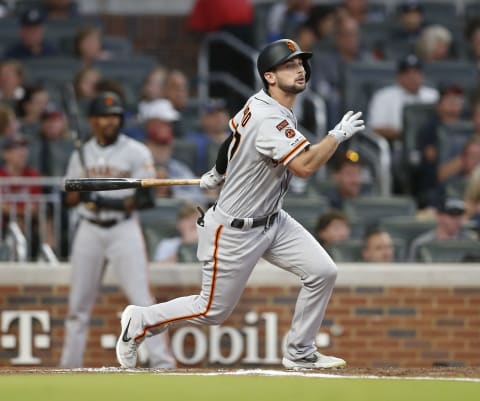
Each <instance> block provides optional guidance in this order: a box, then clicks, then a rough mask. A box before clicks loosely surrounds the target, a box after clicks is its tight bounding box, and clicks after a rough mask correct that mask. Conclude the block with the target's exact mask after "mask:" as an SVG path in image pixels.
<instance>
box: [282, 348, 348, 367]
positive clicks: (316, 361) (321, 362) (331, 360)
mask: <svg viewBox="0 0 480 401" xmlns="http://www.w3.org/2000/svg"><path fill="white" fill-rule="evenodd" d="M282 365H283V366H284V367H285V368H287V369H289V370H303V369H339V368H344V367H345V366H347V363H346V362H345V361H344V360H343V359H341V358H337V357H335V356H328V355H323V354H321V353H320V352H318V351H315V352H313V353H311V354H310V355H308V356H306V357H303V358H301V359H296V360H294V361H292V360H290V359H287V358H283V359H282Z"/></svg>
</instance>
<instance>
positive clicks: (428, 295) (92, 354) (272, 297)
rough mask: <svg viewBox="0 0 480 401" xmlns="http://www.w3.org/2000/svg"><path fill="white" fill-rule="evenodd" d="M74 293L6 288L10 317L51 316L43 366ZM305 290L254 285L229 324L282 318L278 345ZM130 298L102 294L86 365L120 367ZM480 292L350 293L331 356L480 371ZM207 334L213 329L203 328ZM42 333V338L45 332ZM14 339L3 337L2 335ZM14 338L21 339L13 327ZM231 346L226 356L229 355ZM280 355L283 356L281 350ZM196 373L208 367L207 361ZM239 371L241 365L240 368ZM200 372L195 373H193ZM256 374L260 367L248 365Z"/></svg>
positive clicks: (54, 355)
mask: <svg viewBox="0 0 480 401" xmlns="http://www.w3.org/2000/svg"><path fill="white" fill-rule="evenodd" d="M153 289H154V294H155V295H156V296H157V299H158V300H159V301H165V300H167V299H171V298H174V297H177V296H182V295H186V294H191V293H197V291H198V287H195V286H182V287H178V286H155V287H154V288H153ZM68 290H69V289H68V286H64V285H59V286H45V285H42V286H35V285H25V286H17V285H7V286H0V305H1V309H0V312H3V311H6V310H48V311H49V313H50V323H51V331H50V336H51V337H50V347H49V348H48V349H34V355H35V357H38V358H41V359H42V365H43V366H56V365H57V364H58V361H59V358H60V352H61V347H62V341H63V319H64V317H65V315H66V312H67V299H68ZM297 293H298V287H289V286H284V287H268V286H252V287H248V288H247V289H246V290H245V293H244V295H243V297H242V298H241V300H240V303H239V305H238V306H237V308H236V309H235V311H234V313H233V314H232V316H231V317H230V318H229V319H228V320H227V321H226V322H225V323H224V325H227V326H232V327H235V328H240V327H245V325H246V323H245V320H244V319H245V314H246V313H248V312H251V311H254V312H257V313H258V314H261V313H262V312H275V313H277V315H278V339H279V340H278V344H277V348H278V350H280V342H281V338H282V337H283V336H284V334H285V333H286V332H287V330H288V328H289V325H290V319H291V315H292V311H293V306H294V302H295V299H296V295H297ZM126 302H127V301H126V299H125V297H124V296H123V295H122V293H121V292H120V291H119V289H118V288H117V287H116V286H104V287H102V289H101V293H100V295H99V298H98V301H97V303H96V306H95V308H94V310H93V314H92V320H91V328H90V336H89V340H88V348H87V353H86V355H85V366H91V367H100V366H116V365H117V363H116V360H115V353H114V350H113V349H107V350H105V349H102V348H101V347H100V341H99V338H100V336H101V335H103V334H114V335H115V336H116V335H117V334H118V330H119V318H118V314H119V313H120V312H121V310H122V309H123V307H124V306H125V304H126ZM479 311H480V287H476V288H422V287H346V286H339V287H337V288H336V289H335V291H334V294H333V296H332V299H331V302H330V305H329V308H328V311H327V316H326V319H325V321H324V326H323V327H322V330H321V331H322V332H324V333H327V334H329V335H330V345H329V346H328V347H327V348H326V349H325V350H324V352H325V353H329V354H333V355H338V356H340V357H343V358H345V359H346V360H347V361H348V363H349V366H359V367H381V366H398V367H422V366H424V367H428V366H432V365H437V366H438V365H449V366H452V365H462V366H478V365H480V313H479ZM201 330H203V332H205V333H207V328H202V329H201ZM33 332H34V334H37V333H41V328H40V327H39V325H37V324H35V325H34V326H33ZM258 332H259V339H260V341H259V349H260V354H261V355H262V354H263V352H264V351H263V350H264V345H265V344H264V343H263V339H264V325H262V324H259V325H258ZM5 334H7V333H6V332H2V333H0V336H2V335H5ZM8 334H9V335H17V334H18V323H17V322H13V323H12V324H11V325H10V327H9V329H8ZM192 343H193V341H192V339H191V338H190V337H187V338H186V341H185V354H189V353H190V354H191V353H192ZM229 345H230V344H229V342H228V341H227V340H225V341H222V350H223V352H224V354H225V355H228V353H229ZM17 353H18V349H16V348H15V349H11V350H10V349H4V348H2V344H1V343H0V366H9V365H10V364H11V362H10V359H11V358H14V357H15V356H16V355H17ZM279 355H280V351H279ZM196 366H198V367H199V366H208V361H203V362H201V363H199V364H197V365H196ZM235 366H240V364H239V363H236V364H235ZM189 367H192V366H189ZM243 367H252V366H243Z"/></svg>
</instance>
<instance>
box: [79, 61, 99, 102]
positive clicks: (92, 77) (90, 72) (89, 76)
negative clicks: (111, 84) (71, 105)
mask: <svg viewBox="0 0 480 401" xmlns="http://www.w3.org/2000/svg"><path fill="white" fill-rule="evenodd" d="M101 79H102V74H101V72H100V70H99V69H98V68H96V67H83V68H82V69H81V70H80V71H79V72H78V73H77V74H76V75H75V78H74V80H73V86H74V89H75V95H76V97H77V100H84V99H86V100H91V99H93V98H94V97H95V96H96V95H97V94H98V90H97V87H98V85H99V82H100V81H101Z"/></svg>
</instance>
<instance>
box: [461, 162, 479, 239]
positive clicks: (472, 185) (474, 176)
mask: <svg viewBox="0 0 480 401" xmlns="http://www.w3.org/2000/svg"><path fill="white" fill-rule="evenodd" d="M464 198H465V216H466V218H467V221H469V223H470V224H471V226H472V229H473V230H475V232H476V233H477V237H479V238H480V166H477V167H475V169H474V170H473V171H472V173H471V174H470V177H469V178H468V181H467V185H466V188H465V193H464Z"/></svg>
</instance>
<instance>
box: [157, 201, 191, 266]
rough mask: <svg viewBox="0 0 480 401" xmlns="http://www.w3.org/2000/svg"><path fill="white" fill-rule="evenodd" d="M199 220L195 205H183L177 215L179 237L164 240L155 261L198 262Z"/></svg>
mask: <svg viewBox="0 0 480 401" xmlns="http://www.w3.org/2000/svg"><path fill="white" fill-rule="evenodd" d="M197 218H198V211H197V208H196V206H195V205H194V204H193V203H185V204H184V205H182V206H181V207H180V208H179V210H178V213H177V231H178V234H179V235H178V236H175V237H172V238H164V239H162V240H161V241H160V242H159V243H158V245H157V248H156V250H155V255H154V257H153V260H154V261H156V262H170V263H182V262H196V261H197V253H196V245H197V242H198V235H197ZM182 245H183V246H182ZM182 250H183V252H182ZM186 251H190V252H186Z"/></svg>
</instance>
